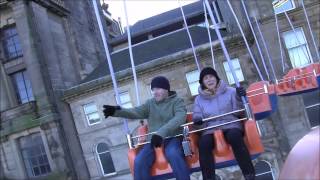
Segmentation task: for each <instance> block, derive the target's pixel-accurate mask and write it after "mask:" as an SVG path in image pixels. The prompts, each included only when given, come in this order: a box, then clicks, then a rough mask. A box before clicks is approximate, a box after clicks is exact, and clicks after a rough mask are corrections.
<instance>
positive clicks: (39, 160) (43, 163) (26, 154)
mask: <svg viewBox="0 0 320 180" xmlns="http://www.w3.org/2000/svg"><path fill="white" fill-rule="evenodd" d="M19 146H20V150H21V154H22V158H23V162H24V165H25V168H26V171H27V174H28V176H29V177H35V176H41V175H46V174H48V173H50V172H51V168H50V164H49V161H48V157H47V154H46V151H45V148H44V145H43V142H42V139H41V135H40V133H35V134H32V135H30V136H26V137H22V138H20V139H19Z"/></svg>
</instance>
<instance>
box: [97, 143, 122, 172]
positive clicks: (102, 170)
mask: <svg viewBox="0 0 320 180" xmlns="http://www.w3.org/2000/svg"><path fill="white" fill-rule="evenodd" d="M99 144H105V145H106V146H107V147H109V146H108V144H107V143H105V142H100V143H98V144H97V145H96V147H95V151H96V155H97V157H98V162H99V166H100V170H101V172H102V175H103V176H112V175H116V174H117V171H116V168H115V166H114V163H113V160H112V156H111V152H110V150H109V149H108V150H107V151H103V152H98V146H99ZM105 153H109V155H110V157H111V162H112V166H113V168H114V172H112V173H108V174H106V173H105V172H104V169H103V166H102V162H101V158H100V154H105Z"/></svg>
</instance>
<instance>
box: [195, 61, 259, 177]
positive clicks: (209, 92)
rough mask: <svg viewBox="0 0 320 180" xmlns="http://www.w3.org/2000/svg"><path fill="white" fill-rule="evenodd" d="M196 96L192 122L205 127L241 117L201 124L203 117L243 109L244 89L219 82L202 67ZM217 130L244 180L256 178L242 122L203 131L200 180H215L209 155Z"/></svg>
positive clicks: (233, 116) (212, 162)
mask: <svg viewBox="0 0 320 180" xmlns="http://www.w3.org/2000/svg"><path fill="white" fill-rule="evenodd" d="M199 82H200V87H199V95H198V96H197V97H196V99H195V103H194V108H193V122H194V123H195V124H196V125H202V124H203V126H205V127H208V126H213V125H218V124H221V123H225V122H229V121H233V120H236V119H239V115H240V114H232V115H227V116H223V117H220V118H216V119H213V120H211V121H206V122H203V121H202V119H203V118H207V117H211V116H216V115H221V114H225V113H227V112H231V111H235V110H238V109H241V108H242V103H241V96H245V90H244V89H243V88H241V87H240V88H237V89H235V88H232V87H229V86H228V85H227V84H226V83H224V82H223V81H222V80H220V78H219V76H218V74H217V72H216V71H215V70H214V69H212V68H210V67H207V68H204V69H203V70H202V71H201V73H200V78H199ZM216 129H221V130H222V131H223V134H224V137H225V139H226V141H227V142H228V143H229V144H230V145H231V147H232V149H233V152H234V155H235V158H236V160H237V162H238V164H239V166H240V169H241V171H242V173H243V175H244V177H245V179H246V180H252V179H254V177H255V171H254V167H253V165H252V162H251V159H250V154H249V151H248V149H247V147H246V145H245V144H244V141H243V134H244V133H243V126H242V123H241V122H236V123H231V124H227V125H224V126H220V127H217V128H213V129H209V130H205V131H203V132H202V135H201V137H200V140H199V155H200V167H201V171H202V176H203V179H205V180H209V179H210V180H213V179H215V161H214V157H213V155H212V150H213V148H214V136H213V133H214V131H215V130H216Z"/></svg>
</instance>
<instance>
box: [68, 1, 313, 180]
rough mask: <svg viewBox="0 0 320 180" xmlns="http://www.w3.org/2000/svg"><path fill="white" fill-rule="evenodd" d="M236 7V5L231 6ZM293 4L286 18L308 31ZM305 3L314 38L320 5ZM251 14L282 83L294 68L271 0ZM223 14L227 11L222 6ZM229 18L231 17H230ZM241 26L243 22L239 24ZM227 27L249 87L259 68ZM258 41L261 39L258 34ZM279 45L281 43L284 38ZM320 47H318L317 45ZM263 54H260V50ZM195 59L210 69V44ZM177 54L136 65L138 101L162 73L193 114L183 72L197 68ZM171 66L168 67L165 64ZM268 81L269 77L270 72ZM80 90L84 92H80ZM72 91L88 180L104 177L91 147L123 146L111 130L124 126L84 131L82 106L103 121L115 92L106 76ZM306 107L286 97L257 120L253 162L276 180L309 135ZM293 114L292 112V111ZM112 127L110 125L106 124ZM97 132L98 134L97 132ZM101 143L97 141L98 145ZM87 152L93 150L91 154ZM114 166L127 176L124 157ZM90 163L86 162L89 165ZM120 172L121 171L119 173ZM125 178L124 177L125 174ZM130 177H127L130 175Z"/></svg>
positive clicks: (218, 55) (233, 175)
mask: <svg viewBox="0 0 320 180" xmlns="http://www.w3.org/2000/svg"><path fill="white" fill-rule="evenodd" d="M233 3H234V2H233ZM295 3H296V7H297V8H296V9H294V10H291V11H290V12H289V16H290V17H291V18H292V19H293V20H294V23H295V25H297V26H298V25H299V24H300V25H303V27H304V28H306V27H307V25H306V21H305V17H304V16H302V14H301V13H303V12H302V9H301V7H300V6H299V5H298V4H297V2H295ZM305 3H306V4H305V5H306V8H307V11H308V15H309V18H310V21H311V25H312V28H313V33H314V35H315V37H316V39H318V35H319V33H317V32H319V16H318V15H319V12H318V11H316V9H318V8H319V7H318V6H319V3H318V2H316V1H305ZM235 4H236V5H235V6H236V7H240V6H241V5H240V4H237V3H235ZM246 5H247V7H248V10H249V14H250V16H251V20H252V17H253V16H257V18H258V20H259V23H260V26H261V29H262V33H263V34H264V37H265V39H266V41H267V44H268V48H269V52H270V55H271V58H272V60H273V61H272V63H273V65H274V68H275V72H276V77H277V79H280V78H281V77H282V76H283V75H284V74H285V73H286V72H287V71H288V70H289V69H291V68H292V65H291V62H290V60H289V59H288V54H285V56H286V57H285V63H286V64H287V69H286V71H285V72H282V67H281V66H282V65H281V60H280V59H281V57H280V51H279V47H278V39H277V37H276V36H275V35H276V28H275V22H274V15H273V10H272V5H271V1H263V2H262V1H250V2H248V3H247V4H246ZM224 8H225V10H226V7H224ZM236 13H237V14H238V15H239V18H240V21H242V22H246V20H245V17H244V16H243V12H241V11H236ZM228 18H232V17H230V14H229V16H228ZM278 18H279V25H280V31H281V32H284V31H287V30H290V27H289V24H288V23H285V22H284V21H286V20H285V19H284V18H285V17H284V15H283V14H282V15H278ZM252 23H253V26H254V31H255V32H254V33H256V34H257V33H258V32H257V27H256V24H255V23H254V22H253V21H252ZM242 25H243V24H242ZM227 27H229V28H231V29H232V28H233V30H234V31H233V32H234V33H233V35H232V38H229V39H228V38H227V39H228V40H226V42H227V48H228V51H229V53H230V57H231V58H239V61H240V65H241V68H242V71H243V74H244V76H245V81H244V82H241V84H242V85H243V86H244V87H248V86H249V85H250V84H251V83H253V82H257V81H260V78H259V76H258V75H257V70H256V69H255V66H254V64H253V62H252V61H251V58H250V56H249V54H248V51H247V49H246V47H245V45H244V42H243V41H242V38H241V37H239V36H237V35H238V33H239V32H237V30H236V28H237V27H236V26H232V27H231V26H227ZM244 29H245V31H246V33H249V35H248V36H247V37H248V40H249V42H250V46H251V49H252V50H253V53H254V56H255V58H256V59H257V61H258V66H259V67H260V70H261V71H262V74H263V76H264V78H265V79H266V80H268V79H267V78H266V73H265V72H264V70H263V69H262V68H263V65H262V62H261V60H260V58H259V54H258V51H257V42H255V41H254V40H253V38H252V36H251V35H250V31H249V28H248V26H244ZM305 35H306V38H307V41H308V42H311V39H310V36H309V35H308V31H307V30H305ZM258 37H259V36H258ZM258 40H259V44H260V45H261V38H259V39H258ZM282 43H284V42H283V40H282ZM312 48H313V47H312V46H311V44H310V45H309V49H310V51H311V53H312V55H313V56H315V52H314V50H311V49H312ZM318 48H319V45H318ZM283 50H284V52H285V53H286V49H285V48H284V45H283ZM263 51H264V50H263ZM197 52H198V59H200V61H201V63H200V64H201V65H203V66H211V65H212V60H211V57H210V48H209V46H208V45H206V46H205V45H203V46H201V47H198V48H197ZM181 54H183V56H179V55H177V54H175V55H172V56H170V57H169V58H170V59H171V60H172V61H166V58H165V57H163V58H160V59H159V60H158V61H159V62H161V61H166V62H165V63H163V64H161V65H158V64H157V62H154V63H155V64H157V65H155V66H156V67H149V66H147V65H146V66H144V67H138V68H137V72H138V75H137V76H138V84H139V89H140V97H141V99H142V102H144V101H145V100H146V99H148V98H150V97H151V96H150V92H149V84H150V81H151V79H152V77H154V76H157V75H164V76H166V77H168V78H169V80H170V82H171V87H172V89H173V90H176V91H177V93H178V95H179V96H181V97H183V98H184V100H185V103H186V105H187V108H188V111H191V110H192V104H193V100H194V97H192V96H191V94H190V90H189V88H188V85H187V81H186V76H185V74H186V73H187V72H190V71H193V70H196V65H195V63H194V59H193V57H192V53H191V51H190V50H185V51H183V52H180V55H181ZM214 55H215V61H216V63H215V64H216V70H217V72H218V74H219V75H220V76H221V78H222V79H224V80H226V79H227V78H226V74H225V70H224V69H223V62H224V61H225V58H224V56H223V54H222V51H221V49H220V47H219V45H214ZM264 57H265V59H267V58H266V54H265V52H264ZM168 62H170V63H168ZM267 67H268V71H269V73H271V66H270V64H268V62H267ZM129 71H130V70H128V71H126V72H127V74H126V73H122V75H120V74H118V75H117V76H116V77H117V81H118V82H119V86H120V87H119V88H120V92H121V91H125V90H128V91H129V93H130V96H131V99H132V102H133V105H137V104H136V99H135V92H134V84H133V81H132V75H131V74H130V72H129ZM271 77H272V74H271ZM81 88H83V89H84V90H81ZM75 89H78V91H77V90H75V91H71V92H74V93H76V94H77V95H75V96H73V97H72V98H70V99H68V98H66V101H67V102H68V103H69V104H70V107H71V109H72V112H73V116H74V119H77V121H76V128H77V131H78V133H79V136H80V137H81V138H80V141H81V146H82V148H83V149H84V153H85V152H90V153H86V154H85V156H86V162H87V165H88V167H89V169H90V177H91V178H92V179H95V178H98V177H99V176H102V174H101V172H100V173H99V166H97V165H96V164H97V162H98V159H96V158H97V156H96V155H95V154H94V152H93V150H92V148H93V147H94V146H95V144H94V143H90V141H92V140H96V141H98V139H104V140H102V141H104V142H106V143H107V144H108V145H110V146H111V149H113V148H114V149H116V148H118V147H119V145H117V144H113V143H112V142H113V141H114V142H121V143H120V144H122V143H125V136H124V132H123V133H121V135H119V132H117V134H116V135H114V134H112V132H113V131H112V130H111V129H116V130H119V129H121V128H120V127H121V126H122V124H121V121H120V119H116V118H108V119H106V120H103V121H102V122H101V123H99V124H96V125H93V126H92V127H88V125H86V120H85V117H84V112H83V107H82V105H84V104H86V103H89V102H94V103H96V105H97V106H98V111H99V114H100V118H102V119H103V113H102V105H103V104H115V99H114V93H113V91H112V85H111V81H110V79H108V78H105V79H104V78H102V79H100V80H99V81H98V80H97V85H96V86H94V87H93V86H90V87H89V86H87V87H86V85H83V86H82V85H80V86H79V88H77V87H75ZM304 107H305V104H304V102H303V97H302V96H301V95H296V96H288V97H278V109H277V111H276V112H275V113H273V114H272V115H271V116H270V117H269V118H266V119H265V120H263V121H259V122H258V125H259V129H260V131H261V138H262V141H263V144H264V148H265V153H263V154H262V155H261V156H260V157H259V158H258V159H256V160H254V164H257V163H258V162H261V161H266V162H268V163H270V165H271V170H272V172H273V176H274V177H275V178H277V177H278V175H279V173H280V170H281V167H282V165H283V163H284V161H285V159H286V157H287V155H288V153H289V151H290V149H291V148H292V147H293V146H294V145H295V143H296V142H297V141H298V140H299V139H300V138H301V137H302V136H303V135H305V134H306V133H307V132H309V131H310V128H311V126H310V123H309V119H308V116H307V114H306V111H305V108H304ZM293 110H294V111H293ZM109 121H112V123H114V124H108V123H109ZM110 123H111V122H110ZM137 125H138V123H137V122H135V123H132V124H131V123H130V124H129V126H130V129H133V130H134V129H135V126H137ZM98 129H99V130H98ZM102 132H110V133H102ZM98 142H99V141H98ZM121 149H122V150H121V151H120V150H117V152H119V153H123V155H125V154H126V151H127V147H126V146H125V145H124V144H123V146H121ZM90 150H91V151H90ZM111 155H112V158H113V163H114V165H115V167H116V171H117V172H119V173H118V175H114V176H111V177H114V178H121V177H122V176H121V175H122V173H124V172H128V171H125V169H128V164H127V159H126V158H123V157H122V156H116V154H113V153H112V150H111ZM89 159H90V161H89ZM120 167H121V168H120ZM120 172H121V173H120ZM124 174H125V173H124ZM217 174H218V175H219V176H221V177H222V178H223V179H241V176H242V175H241V171H240V170H239V167H228V168H224V169H220V170H217ZM129 177H130V176H129ZM192 178H193V179H201V175H200V173H194V174H193V175H192Z"/></svg>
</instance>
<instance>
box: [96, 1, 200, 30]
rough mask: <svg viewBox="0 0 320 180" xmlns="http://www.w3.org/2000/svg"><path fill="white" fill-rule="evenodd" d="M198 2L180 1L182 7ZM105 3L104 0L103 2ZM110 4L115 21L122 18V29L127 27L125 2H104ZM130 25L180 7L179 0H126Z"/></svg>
mask: <svg viewBox="0 0 320 180" xmlns="http://www.w3.org/2000/svg"><path fill="white" fill-rule="evenodd" d="M195 1H196V0H180V3H181V5H185V4H190V3H193V2H195ZM101 2H103V0H101ZM104 2H106V3H107V4H109V8H108V10H109V11H110V12H111V15H112V17H113V18H114V19H116V20H118V17H120V18H121V24H122V27H125V26H126V20H125V13H124V7H123V0H104ZM126 4H127V11H128V12H127V13H128V19H129V24H130V25H133V24H134V23H136V22H137V21H139V20H142V19H146V18H148V17H151V16H154V15H157V14H161V13H163V12H165V11H169V10H172V9H175V8H177V7H179V2H178V0H126Z"/></svg>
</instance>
